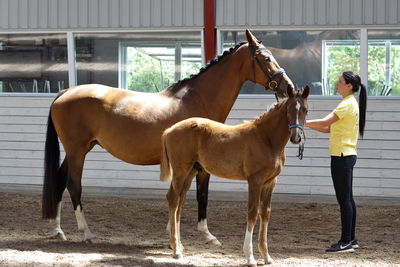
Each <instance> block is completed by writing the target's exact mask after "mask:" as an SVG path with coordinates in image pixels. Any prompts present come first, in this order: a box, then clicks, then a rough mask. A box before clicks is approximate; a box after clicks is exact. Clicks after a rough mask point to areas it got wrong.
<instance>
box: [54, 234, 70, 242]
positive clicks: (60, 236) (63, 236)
mask: <svg viewBox="0 0 400 267" xmlns="http://www.w3.org/2000/svg"><path fill="white" fill-rule="evenodd" d="M51 238H52V239H60V240H63V241H65V240H67V238H66V237H65V235H64V233H62V232H58V233H55V234H53V235H52V236H51Z"/></svg>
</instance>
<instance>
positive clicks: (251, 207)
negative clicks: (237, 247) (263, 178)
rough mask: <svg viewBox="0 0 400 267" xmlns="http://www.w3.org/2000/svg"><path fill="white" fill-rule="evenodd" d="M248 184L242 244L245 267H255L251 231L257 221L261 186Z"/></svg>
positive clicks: (252, 183)
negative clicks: (245, 221) (245, 220)
mask: <svg viewBox="0 0 400 267" xmlns="http://www.w3.org/2000/svg"><path fill="white" fill-rule="evenodd" d="M250 179H251V178H250ZM248 183H249V193H248V198H249V200H248V201H249V202H248V210H247V227H246V235H245V238H244V244H243V252H244V255H245V256H246V259H247V265H248V266H257V262H256V260H255V259H254V255H253V230H254V225H255V224H256V221H257V216H258V207H259V206H260V194H261V186H260V185H259V184H256V183H254V182H252V181H251V180H249V181H248Z"/></svg>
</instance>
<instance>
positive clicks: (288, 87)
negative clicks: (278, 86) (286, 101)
mask: <svg viewBox="0 0 400 267" xmlns="http://www.w3.org/2000/svg"><path fill="white" fill-rule="evenodd" d="M286 92H287V95H288V96H289V97H293V96H294V94H293V89H292V86H290V85H289V84H288V86H287V88H286Z"/></svg>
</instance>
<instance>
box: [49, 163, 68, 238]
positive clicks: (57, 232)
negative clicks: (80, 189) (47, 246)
mask: <svg viewBox="0 0 400 267" xmlns="http://www.w3.org/2000/svg"><path fill="white" fill-rule="evenodd" d="M67 165H68V163H67V158H65V159H64V161H63V163H62V164H61V167H60V168H59V170H58V172H59V175H58V179H61V180H62V182H61V183H60V185H59V188H58V189H57V191H56V192H55V193H56V194H57V199H56V200H57V216H56V218H55V219H54V220H53V219H51V220H50V225H51V226H52V227H53V237H54V238H60V239H62V240H67V238H66V237H65V234H64V231H63V230H62V229H61V204H62V196H63V193H64V191H65V187H66V186H67V178H68V166H67Z"/></svg>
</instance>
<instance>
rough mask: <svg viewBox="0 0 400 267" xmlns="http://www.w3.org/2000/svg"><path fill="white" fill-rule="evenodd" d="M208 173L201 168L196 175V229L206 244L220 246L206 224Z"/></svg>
mask: <svg viewBox="0 0 400 267" xmlns="http://www.w3.org/2000/svg"><path fill="white" fill-rule="evenodd" d="M209 181H210V174H209V173H207V172H205V171H204V170H201V171H199V172H198V174H197V175H196V193H197V204H198V215H199V216H198V223H197V231H199V232H200V233H201V235H202V236H204V238H205V239H206V242H207V244H213V245H218V246H221V243H220V242H219V241H218V239H217V238H216V237H215V236H214V235H212V234H211V233H210V231H209V230H208V226H207V205H208V184H209Z"/></svg>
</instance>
